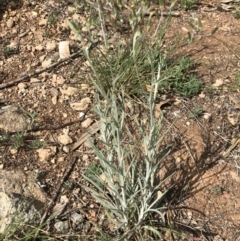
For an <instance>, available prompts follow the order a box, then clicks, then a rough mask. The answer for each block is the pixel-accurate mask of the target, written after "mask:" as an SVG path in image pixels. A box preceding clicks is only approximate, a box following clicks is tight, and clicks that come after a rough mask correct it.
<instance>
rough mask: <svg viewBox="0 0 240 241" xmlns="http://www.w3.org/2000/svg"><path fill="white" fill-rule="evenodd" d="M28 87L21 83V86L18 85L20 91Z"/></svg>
mask: <svg viewBox="0 0 240 241" xmlns="http://www.w3.org/2000/svg"><path fill="white" fill-rule="evenodd" d="M26 87H27V86H26V84H24V83H19V84H18V89H19V90H22V89H26Z"/></svg>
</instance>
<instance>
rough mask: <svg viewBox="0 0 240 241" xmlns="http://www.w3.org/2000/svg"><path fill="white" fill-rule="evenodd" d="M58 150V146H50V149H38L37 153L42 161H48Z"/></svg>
mask: <svg viewBox="0 0 240 241" xmlns="http://www.w3.org/2000/svg"><path fill="white" fill-rule="evenodd" d="M56 152H57V149H56V147H50V148H48V149H44V148H41V149H38V150H37V153H38V156H39V159H40V161H41V162H45V161H48V160H49V159H50V158H51V157H52V156H53V155H55V154H56Z"/></svg>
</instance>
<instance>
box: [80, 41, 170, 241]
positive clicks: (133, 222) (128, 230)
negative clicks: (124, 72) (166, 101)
mask: <svg viewBox="0 0 240 241" xmlns="http://www.w3.org/2000/svg"><path fill="white" fill-rule="evenodd" d="M136 41H137V40H136ZM134 46H137V45H136V44H135V45H134ZM136 51H143V49H134V51H131V52H130V53H129V54H130V55H131V56H127V57H129V58H130V57H131V58H133V59H135V57H134V56H136ZM147 52H148V51H147ZM85 54H86V57H87V58H88V61H89V63H90V65H91V68H92V72H93V75H92V81H93V83H94V84H95V86H96V88H97V90H98V91H99V93H100V94H101V97H99V96H97V101H96V103H97V105H96V107H95V110H96V113H97V114H98V115H99V117H100V119H101V121H102V124H101V128H100V143H101V146H103V148H101V149H100V148H98V147H97V146H95V145H93V144H92V143H91V145H92V148H93V149H94V151H95V154H96V156H97V157H98V159H99V166H100V169H101V171H102V174H101V175H99V173H96V172H94V171H92V172H90V173H89V172H88V175H85V176H84V177H85V179H86V180H87V181H89V182H90V183H91V184H92V187H86V189H87V190H88V191H89V192H90V193H91V194H92V196H93V198H94V199H95V200H96V201H97V202H98V203H100V204H101V205H102V207H103V208H104V210H105V213H106V215H107V217H108V218H109V220H111V222H112V224H114V226H115V229H114V231H115V234H116V233H119V234H121V235H120V237H119V239H123V238H129V237H130V236H131V235H133V234H137V235H138V234H139V235H142V234H143V233H144V231H145V232H146V231H148V232H151V233H152V234H154V235H157V236H159V237H160V236H161V232H160V229H159V226H157V225H155V224H154V223H155V222H158V225H159V222H160V223H161V224H160V226H161V225H162V226H163V225H165V224H166V220H165V212H166V209H167V206H166V200H165V196H166V194H167V192H168V191H169V190H170V189H171V185H170V184H168V183H169V182H167V180H168V179H169V178H170V177H171V176H172V175H173V173H172V174H171V175H170V176H168V177H165V178H163V176H164V175H163V173H161V164H162V162H163V161H164V158H165V157H166V156H167V155H168V154H169V152H170V151H171V148H169V147H162V139H163V138H164V133H165V134H166V132H167V131H168V130H166V131H165V132H164V131H163V125H162V115H160V117H159V118H157V119H156V118H155V117H154V108H155V102H156V99H157V94H158V89H159V85H160V84H161V82H162V81H163V79H162V75H161V74H162V68H163V66H164V65H165V59H164V56H160V55H159V56H158V61H157V64H156V56H154V58H153V55H151V53H150V52H149V54H146V55H145V59H144V61H145V62H148V63H149V66H150V67H151V69H150V71H151V80H149V82H150V83H151V91H150V93H149V96H148V97H147V102H148V115H149V116H148V117H149V118H147V120H148V121H147V122H146V123H145V122H144V120H141V119H140V120H139V119H137V118H132V119H133V122H134V125H135V131H136V136H138V138H137V139H138V141H137V140H136V138H134V136H133V135H132V134H130V133H129V132H128V131H127V129H126V125H127V121H126V119H127V113H126V110H125V106H126V105H125V104H126V103H125V102H126V101H127V100H128V101H130V100H129V98H128V97H127V95H125V90H124V86H122V88H121V91H119V89H117V90H116V86H118V85H117V82H118V80H119V78H120V75H121V74H120V75H114V74H115V72H114V71H111V65H110V66H109V68H110V73H112V75H111V74H110V76H108V78H110V79H111V81H112V85H111V87H110V88H109V89H108V90H106V89H105V88H103V87H102V85H101V82H100V81H99V80H98V78H97V76H98V73H97V68H96V66H94V64H93V62H92V61H91V58H90V57H89V53H88V51H87V50H85ZM132 55H133V56H132ZM138 60H139V59H138V58H136V59H135V61H138ZM141 61H143V60H142V59H141ZM138 66H139V65H138V63H136V65H135V67H138ZM133 67H134V66H133ZM160 133H161V134H162V135H160ZM125 139H128V141H127V142H125V141H124V140H125ZM160 177H161V178H160ZM166 186H167V188H166Z"/></svg>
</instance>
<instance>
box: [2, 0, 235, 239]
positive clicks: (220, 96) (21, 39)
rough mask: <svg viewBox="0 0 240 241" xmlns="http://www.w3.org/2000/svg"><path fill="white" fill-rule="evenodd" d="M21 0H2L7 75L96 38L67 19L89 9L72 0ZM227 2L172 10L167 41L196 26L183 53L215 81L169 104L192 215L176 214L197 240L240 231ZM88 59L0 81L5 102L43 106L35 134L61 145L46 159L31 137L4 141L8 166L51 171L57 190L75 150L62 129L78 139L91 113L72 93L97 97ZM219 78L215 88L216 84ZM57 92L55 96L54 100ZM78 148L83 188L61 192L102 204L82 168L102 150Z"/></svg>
mask: <svg viewBox="0 0 240 241" xmlns="http://www.w3.org/2000/svg"><path fill="white" fill-rule="evenodd" d="M0 2H1V1H0ZM14 2H15V1H12V6H8V4H6V5H3V4H2V5H1V6H2V7H1V8H0V49H1V52H0V82H1V84H4V83H8V82H10V81H15V80H18V79H19V78H21V77H24V76H25V75H26V74H30V73H33V72H34V71H36V70H37V69H42V68H44V65H43V62H44V60H49V59H50V60H51V61H52V62H51V63H54V62H56V61H57V60H58V58H59V56H58V51H57V49H56V48H55V49H53V50H47V49H46V45H47V44H48V43H49V42H54V43H55V44H56V45H58V43H59V42H60V41H64V40H69V41H70V46H71V51H72V52H71V53H74V52H76V51H78V50H80V48H81V44H82V43H84V42H87V40H86V39H85V38H84V36H83V37H82V42H81V44H80V43H79V42H78V41H77V39H76V37H75V36H74V35H73V33H71V31H70V30H69V28H68V26H67V24H66V23H65V19H67V18H69V19H71V18H74V19H77V20H78V21H80V22H81V23H84V22H85V21H86V19H87V16H84V15H81V14H77V13H73V12H71V11H73V10H71V8H74V5H73V3H72V2H73V1H66V2H65V1H56V2H55V1H53V0H52V1H51V0H50V1H44V0H42V1H33V2H31V1H23V2H22V3H21V4H17V3H16V4H14ZM219 2H220V1H207V0H205V1H202V2H201V4H199V6H198V8H197V9H196V10H191V11H184V10H181V9H180V10H179V11H178V12H180V16H179V17H175V18H173V19H172V23H171V26H170V28H169V31H168V33H167V35H166V38H165V44H166V45H170V44H171V41H172V39H174V37H177V36H180V35H181V36H183V37H187V35H188V32H189V33H190V34H192V35H194V41H193V42H192V43H187V41H186V38H183V39H184V40H182V41H181V42H180V45H179V46H180V47H179V48H178V50H177V52H176V53H175V57H176V56H186V55H188V56H190V57H192V58H193V59H194V60H195V61H196V63H197V75H198V77H199V78H200V79H201V80H203V82H204V83H205V86H207V87H208V90H209V91H207V90H205V91H202V92H201V93H200V94H199V95H197V96H194V97H192V98H180V97H178V98H176V99H175V100H176V101H174V102H173V104H170V105H169V106H167V105H166V106H163V107H162V109H163V110H164V113H165V121H166V123H172V122H173V121H174V127H173V129H172V130H171V135H172V137H174V138H176V139H180V144H179V146H178V148H177V149H176V150H175V151H174V152H173V153H172V154H171V155H172V156H171V158H170V159H171V160H174V161H173V165H175V167H179V166H180V167H181V170H182V171H183V173H184V175H183V174H179V176H178V177H177V179H178V180H177V181H178V182H179V185H180V186H181V187H182V189H181V195H179V196H178V198H179V201H178V203H179V205H180V206H181V205H182V206H184V207H188V209H187V208H186V209H184V210H185V214H186V215H185V216H184V215H183V214H181V217H178V214H174V215H175V216H174V218H175V219H178V218H179V220H181V222H184V221H185V225H186V226H189V227H190V226H191V227H194V228H195V230H196V232H195V234H194V235H195V239H194V240H207V239H206V237H208V240H215V241H217V240H219V241H220V240H229V241H230V240H232V241H234V240H240V231H239V230H240V189H239V185H240V177H239V175H238V171H239V170H238V167H239V165H238V162H239V160H238V156H239V147H238V146H237V145H236V148H235V149H234V150H233V151H231V152H229V153H228V155H227V156H225V155H223V153H224V152H226V151H227V149H228V147H229V146H231V141H232V140H233V139H234V138H235V137H237V136H238V134H239V123H238V122H239V109H240V97H239V86H238V85H237V84H236V81H237V79H236V74H237V73H239V70H238V66H239V56H240V51H239V47H238V46H239V45H240V39H239V33H240V20H238V19H236V18H234V17H233V12H234V11H236V10H234V9H229V11H225V10H224V9H219V8H217V4H219ZM231 4H233V3H232V2H231V1H229V3H226V5H228V6H229V5H231ZM10 19H11V20H13V24H12V23H11V22H10V21H9V20H10ZM47 19H48V21H44V20H47ZM198 19H199V20H201V23H202V28H201V29H199V31H195V30H194V29H193V28H192V27H191V26H190V25H189V24H188V22H189V21H195V23H196V24H197V22H198ZM216 27H218V30H217V32H216V33H215V34H214V37H213V36H210V35H211V32H212V31H213V30H214V29H215V28H216ZM91 31H92V33H94V34H95V38H96V41H99V46H101V44H102V39H101V36H100V35H97V34H96V33H98V32H99V31H100V29H99V28H98V27H93V29H92V30H91ZM84 34H86V36H87V35H88V34H89V33H88V32H87V31H85V32H84ZM97 44H98V43H97ZM8 45H10V46H14V48H13V49H12V50H11V51H10V52H9V51H7V46H8ZM93 48H94V46H93ZM86 66H87V63H86V60H85V58H84V57H83V55H81V54H80V55H79V56H77V57H76V58H73V59H69V60H68V61H64V62H63V63H61V64H59V65H58V66H56V67H54V68H51V69H50V70H49V71H43V73H41V74H36V75H35V76H33V77H32V78H25V79H24V80H23V81H22V83H24V84H25V86H24V88H22V86H21V85H18V84H16V85H13V86H9V87H6V88H2V89H1V90H0V102H1V104H2V105H19V106H21V107H22V108H23V109H24V110H25V111H28V112H30V113H32V112H35V113H37V117H36V119H35V123H37V124H36V126H35V127H34V128H35V131H30V132H27V133H26V137H27V141H30V140H33V139H41V140H44V141H45V143H46V144H45V146H44V148H50V147H52V146H55V147H56V149H57V151H56V153H55V154H54V155H53V156H51V158H49V159H48V160H46V161H40V159H39V156H38V152H37V151H36V150H32V149H30V148H27V144H28V142H27V141H26V143H24V144H23V145H22V147H21V148H19V149H18V150H17V152H16V151H15V150H14V149H13V148H12V147H11V146H10V145H3V146H1V147H0V150H1V158H0V162H1V163H0V164H1V167H2V168H4V169H7V170H16V169H17V170H23V171H33V172H36V171H44V172H45V173H46V176H45V181H46V182H47V184H48V187H49V190H48V193H49V194H50V195H53V193H54V192H55V190H56V187H57V184H58V183H59V182H60V181H61V179H62V177H63V174H64V172H65V170H66V169H68V167H69V165H70V163H71V162H72V160H73V156H74V155H75V154H76V153H75V152H73V153H71V152H70V153H65V152H64V151H63V150H62V147H63V145H62V144H60V143H59V141H58V137H59V136H60V135H62V134H63V129H66V128H68V130H67V131H68V135H69V136H70V137H71V138H72V140H73V143H72V144H71V145H74V143H75V142H77V141H78V139H79V138H80V136H81V135H82V134H83V133H84V132H85V131H86V130H85V128H84V127H82V125H81V123H82V121H83V119H84V118H86V117H84V118H80V117H79V111H76V110H74V109H72V108H71V107H70V104H71V103H73V102H78V101H80V100H82V99H83V98H85V97H90V98H91V100H92V102H94V90H93V89H92V87H91V86H92V85H91V82H90V81H89V77H88V74H87V72H86ZM86 86H87V88H85V87H86ZM68 87H74V88H78V89H79V91H78V92H77V93H75V94H73V95H69V94H66V95H64V94H63V91H62V90H66V89H67V88H68ZM210 87H211V88H214V90H213V92H211V88H210ZM55 93H57V99H58V100H57V101H56V103H55V102H54V100H53V97H54V96H55ZM196 107H200V108H202V109H203V110H204V114H203V115H202V116H198V117H197V118H190V117H191V115H192V114H193V112H194V109H195V108H196ZM84 112H85V115H87V117H88V118H90V119H92V120H93V121H97V119H95V114H94V113H93V112H92V111H91V109H90V108H88V109H87V110H85V111H84ZM68 123H71V124H68ZM64 125H65V126H64ZM71 145H70V148H71ZM79 153H81V155H82V156H81V161H80V160H79V161H78V163H77V165H76V166H75V168H74V170H73V172H72V175H71V177H70V178H69V180H68V183H73V184H76V187H77V188H75V189H73V190H69V189H65V190H63V192H62V195H65V194H67V195H68V198H69V199H70V203H71V205H72V207H82V206H84V207H90V206H91V207H97V206H96V204H94V203H92V201H91V200H89V196H88V195H87V194H86V193H85V192H84V190H81V189H80V188H79V186H78V185H77V184H79V183H81V174H82V173H83V172H84V170H85V169H86V167H87V165H88V164H89V163H91V162H93V160H94V155H93V154H92V151H91V149H90V148H89V146H88V145H87V144H84V145H82V146H81V147H80V148H79V149H78V155H79ZM80 199H81V200H82V201H81V202H80V201H79V200H80ZM82 213H84V215H85V216H86V219H90V220H97V219H98V217H97V213H96V212H95V211H90V212H89V211H82ZM183 213H184V212H183ZM198 237H199V238H201V239H197V238H198ZM204 237H205V239H204ZM190 240H191V239H190Z"/></svg>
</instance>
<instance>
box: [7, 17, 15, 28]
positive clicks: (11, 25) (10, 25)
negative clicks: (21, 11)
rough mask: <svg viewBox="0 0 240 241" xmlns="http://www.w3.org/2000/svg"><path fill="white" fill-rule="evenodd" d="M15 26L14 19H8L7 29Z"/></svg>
mask: <svg viewBox="0 0 240 241" xmlns="http://www.w3.org/2000/svg"><path fill="white" fill-rule="evenodd" d="M13 26H14V21H13V19H11V18H10V19H8V20H7V27H8V28H12V27H13Z"/></svg>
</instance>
